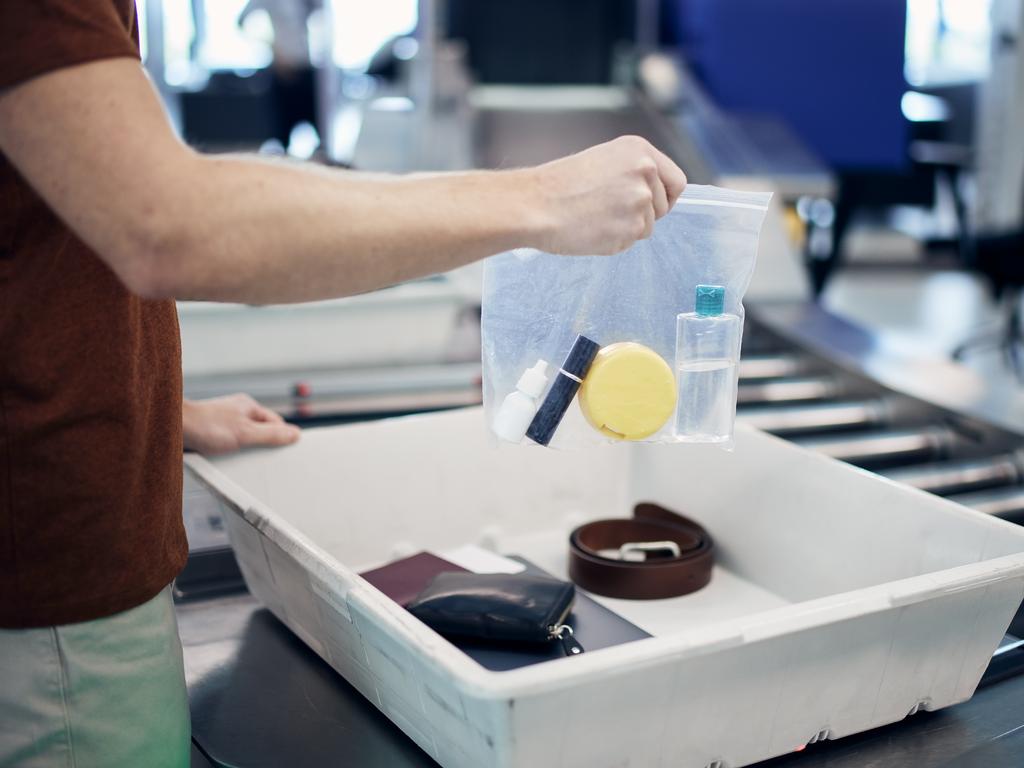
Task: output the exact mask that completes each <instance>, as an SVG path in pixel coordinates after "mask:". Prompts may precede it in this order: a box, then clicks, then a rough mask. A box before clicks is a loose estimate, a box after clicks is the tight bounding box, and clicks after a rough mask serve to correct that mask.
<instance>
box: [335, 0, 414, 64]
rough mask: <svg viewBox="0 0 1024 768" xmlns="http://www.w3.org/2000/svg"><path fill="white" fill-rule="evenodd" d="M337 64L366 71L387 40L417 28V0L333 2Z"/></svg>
mask: <svg viewBox="0 0 1024 768" xmlns="http://www.w3.org/2000/svg"><path fill="white" fill-rule="evenodd" d="M330 5H331V8H332V17H333V21H334V23H333V33H334V63H335V65H337V66H339V67H341V68H342V69H347V70H350V71H357V72H359V71H365V70H366V67H367V65H369V63H370V59H371V58H372V57H373V55H374V54H375V53H376V52H377V51H378V50H379V49H380V48H381V46H383V45H384V44H385V43H386V42H387V41H388V40H390V39H392V38H394V37H399V36H402V35H408V34H410V33H411V32H412V31H413V30H414V29H415V28H416V21H417V18H418V10H419V3H418V1H417V0H372V2H367V0H331V2H330Z"/></svg>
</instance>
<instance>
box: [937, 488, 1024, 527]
mask: <svg viewBox="0 0 1024 768" xmlns="http://www.w3.org/2000/svg"><path fill="white" fill-rule="evenodd" d="M947 498H948V499H949V500H950V501H955V502H957V503H958V504H963V505H964V506H965V507H970V508H971V509H976V510H977V511H978V512H984V513H985V514H986V515H993V516H995V517H1003V518H1008V519H1013V520H1014V521H1015V522H1016V521H1018V520H1020V519H1021V518H1024V486H1019V485H1015V486H1009V487H1004V488H993V489H990V490H987V491H976V492H974V493H958V494H956V495H954V496H948V497H947Z"/></svg>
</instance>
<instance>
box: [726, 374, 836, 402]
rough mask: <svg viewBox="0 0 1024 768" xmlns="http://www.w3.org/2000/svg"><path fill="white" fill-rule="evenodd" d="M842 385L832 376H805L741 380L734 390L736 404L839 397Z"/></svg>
mask: <svg viewBox="0 0 1024 768" xmlns="http://www.w3.org/2000/svg"><path fill="white" fill-rule="evenodd" d="M843 394H844V387H843V385H842V384H841V383H840V381H839V380H838V379H836V378H834V377H832V376H805V377H801V378H790V379H780V380H778V381H759V382H749V381H741V382H740V385H739V388H738V389H737V392H736V403H737V404H738V405H756V404H761V403H792V402H800V401H806V400H828V399H830V398H836V397H841V396H842V395H843Z"/></svg>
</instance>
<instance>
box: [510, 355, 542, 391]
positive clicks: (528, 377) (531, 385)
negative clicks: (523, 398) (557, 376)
mask: <svg viewBox="0 0 1024 768" xmlns="http://www.w3.org/2000/svg"><path fill="white" fill-rule="evenodd" d="M547 383H548V361H547V360H538V361H537V362H536V364H535V365H534V366H533V368H527V369H526V370H525V371H523V375H522V376H520V377H519V382H518V383H517V384H516V389H518V390H519V391H520V392H522V393H523V394H525V395H529V396H530V397H540V396H541V394H542V393H543V392H544V387H545V385H546V384H547Z"/></svg>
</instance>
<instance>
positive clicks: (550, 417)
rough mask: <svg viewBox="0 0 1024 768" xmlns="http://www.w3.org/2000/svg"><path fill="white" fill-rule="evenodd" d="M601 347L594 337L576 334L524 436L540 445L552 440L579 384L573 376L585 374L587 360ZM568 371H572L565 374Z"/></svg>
mask: <svg viewBox="0 0 1024 768" xmlns="http://www.w3.org/2000/svg"><path fill="white" fill-rule="evenodd" d="M600 350H601V346H600V345H599V344H598V343H597V342H596V341H592V340H590V339H588V338H587V337H586V336H583V335H580V336H577V337H576V341H574V342H573V345H572V349H570V350H569V354H568V355H567V356H566V358H565V362H564V363H562V368H561V370H560V371H559V372H558V375H557V376H556V377H555V380H554V381H553V382H552V384H551V389H549V390H548V394H547V397H545V398H544V402H543V403H541V406H540V408H539V409H538V410H537V414H536V415H535V416H534V417H533V421H531V422H530V428H529V429H527V430H526V436H527V437H529V438H530V439H531V440H533V441H534V442H535V443H540V444H541V445H547V444H548V443H550V442H551V438H552V437H554V435H555V430H556V429H558V425H559V424H561V423H562V417H563V416H565V412H566V411H567V410H569V405H570V404H572V399H573V398H574V397H576V392H577V391H578V390H579V388H580V382H579V381H577V380H576V379H581V380H582V379H583V377H584V376H586V375H587V372H588V371H589V370H590V364H591V363H593V362H594V358H595V357H597V353H598V352H599V351H600ZM567 373H568V374H571V375H569V376H566V374H567ZM573 377H575V378H573Z"/></svg>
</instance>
